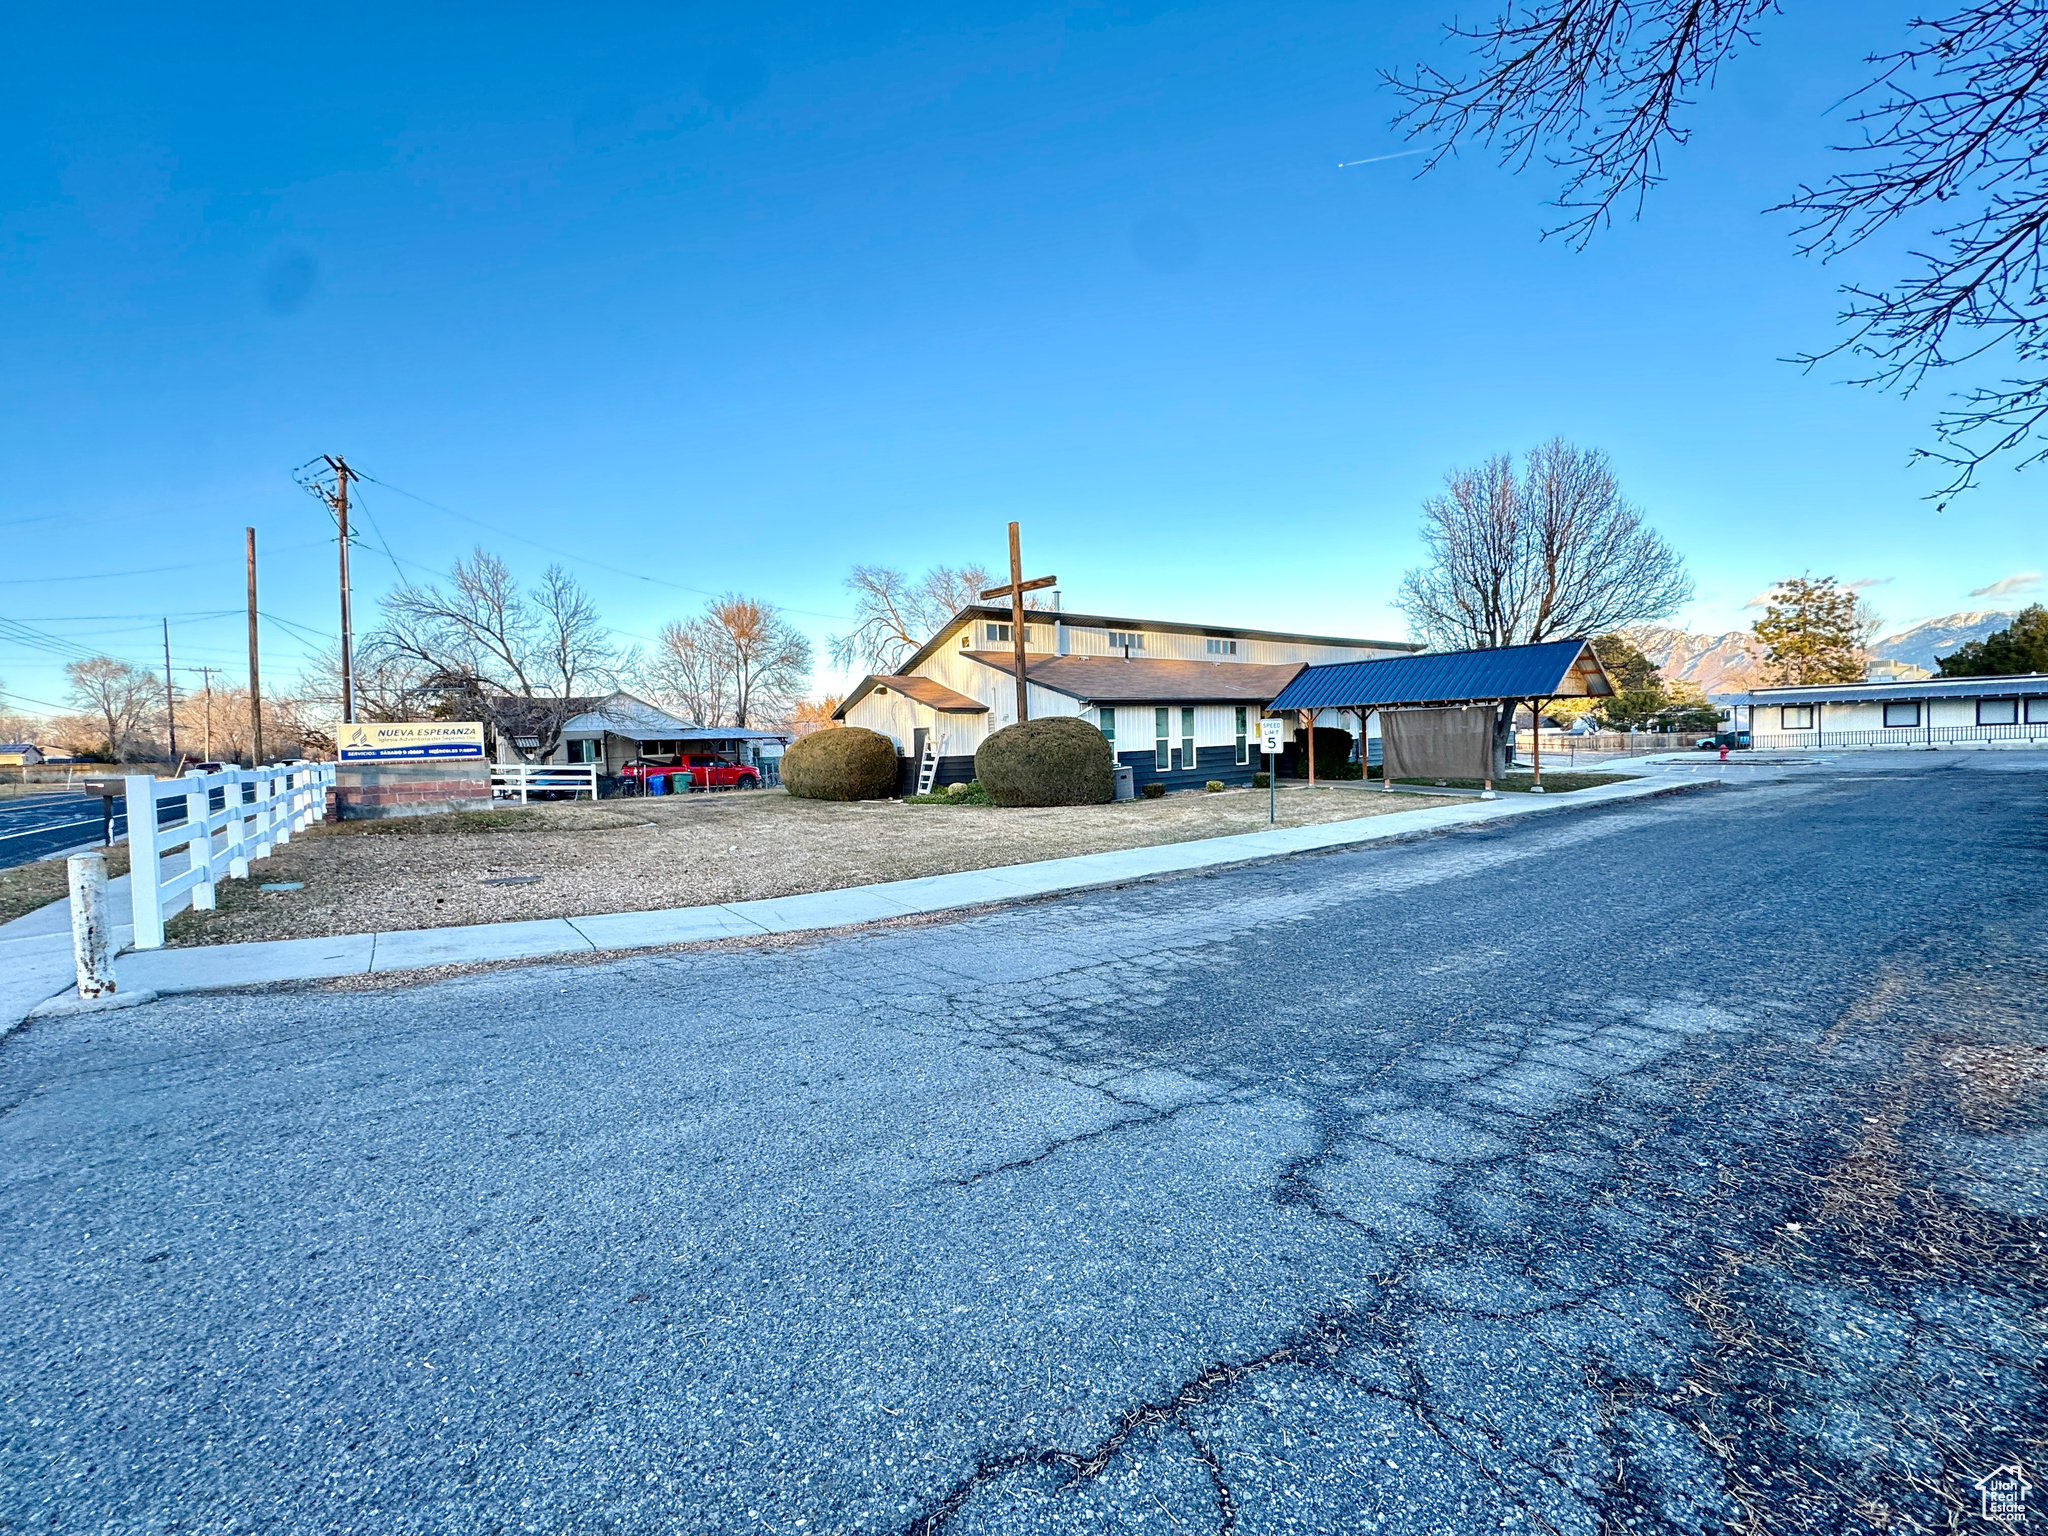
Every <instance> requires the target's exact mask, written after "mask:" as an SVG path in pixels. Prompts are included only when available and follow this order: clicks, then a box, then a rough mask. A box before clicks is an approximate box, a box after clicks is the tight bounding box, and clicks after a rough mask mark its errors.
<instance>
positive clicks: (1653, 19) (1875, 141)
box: [1386, 0, 2048, 504]
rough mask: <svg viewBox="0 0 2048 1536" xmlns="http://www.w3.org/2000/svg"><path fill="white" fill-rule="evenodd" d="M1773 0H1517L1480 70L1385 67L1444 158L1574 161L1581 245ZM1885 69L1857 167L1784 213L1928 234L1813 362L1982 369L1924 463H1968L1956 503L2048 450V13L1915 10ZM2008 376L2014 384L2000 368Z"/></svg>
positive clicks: (1847, 316) (1568, 174) (1823, 234)
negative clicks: (1847, 359) (1460, 153)
mask: <svg viewBox="0 0 2048 1536" xmlns="http://www.w3.org/2000/svg"><path fill="white" fill-rule="evenodd" d="M1778 9H1779V5H1778V3H1777V0H1533V3H1525V0H1504V4H1503V6H1502V9H1501V10H1500V11H1499V13H1498V14H1497V15H1496V17H1495V18H1494V20H1492V21H1491V22H1490V23H1487V24H1485V25H1483V26H1480V27H1477V28H1469V29H1468V28H1460V27H1456V26H1453V27H1452V28H1451V29H1450V33H1451V36H1452V37H1453V38H1454V39H1456V40H1457V41H1458V42H1459V43H1461V44H1462V45H1464V46H1465V47H1466V49H1467V50H1468V51H1469V52H1470V53H1471V55H1472V56H1473V57H1474V59H1475V61H1476V65H1477V68H1476V69H1475V70H1474V71H1473V72H1472V73H1471V74H1470V75H1463V76H1461V75H1453V74H1446V73H1443V72H1441V71H1439V70H1437V69H1434V68H1431V67H1429V66H1422V67H1419V68H1418V69H1417V70H1416V71H1415V72H1414V73H1413V74H1411V75H1407V76H1399V75H1388V76H1387V77H1386V79H1387V81H1388V83H1389V84H1390V85H1391V86H1392V87H1393V88H1394V89H1395V90H1396V91H1397V92H1398V93H1399V94H1400V95H1401V96H1402V97H1403V98H1404V100H1405V102H1406V106H1405V108H1404V110H1403V111H1402V113H1401V116H1400V121H1401V122H1402V123H1403V124H1404V125H1405V126H1406V128H1407V131H1408V133H1409V134H1410V136H1411V137H1419V138H1422V139H1425V140H1429V141H1432V145H1433V153H1432V155H1431V157H1430V159H1429V161H1428V162H1427V164H1428V165H1435V164H1437V163H1438V162H1439V161H1441V160H1442V158H1443V157H1444V156H1445V155H1447V154H1449V153H1451V152H1452V151H1453V150H1455V149H1456V148H1457V147H1458V146H1459V145H1460V144H1461V143H1466V142H1475V141H1476V142H1478V143H1481V144H1485V145H1488V146H1490V147H1493V148H1495V149H1496V150H1497V151H1498V152H1499V154H1500V158H1501V160H1502V163H1503V164H1506V165H1509V166H1511V167H1513V168H1515V169H1517V170H1520V169H1522V168H1525V167H1526V166H1528V165H1529V164H1531V163H1532V162H1533V161H1534V160H1535V159H1536V158H1537V157H1538V156H1539V155H1541V156H1542V157H1543V158H1544V159H1545V160H1546V161H1547V163H1549V164H1550V165H1552V166H1554V167H1555V168H1556V169H1557V170H1559V171H1560V172H1562V173H1563V176H1564V185H1563V189H1562V192H1561V195H1560V197H1559V204H1560V206H1561V207H1563V208H1564V209H1565V210H1567V211H1568V212H1569V213H1570V214H1571V215H1572V217H1571V218H1570V219H1569V220H1567V222H1566V223H1565V224H1564V225H1563V226H1561V228H1560V229H1559V230H1556V231H1553V233H1562V234H1565V235H1566V236H1568V237H1569V238H1570V239H1571V240H1573V241H1574V242H1575V243H1581V244H1582V243H1584V242H1585V241H1586V240H1587V239H1589V238H1590V237H1591V236H1592V234H1593V232H1594V231H1595V230H1596V229H1598V228H1599V227H1601V226H1603V225H1605V224H1606V223H1607V222H1609V220H1610V219H1611V217H1612V214H1613V211H1614V208H1615V206H1616V205H1617V203H1622V202H1632V203H1633V204H1634V206H1635V209H1637V210H1640V208H1641V205H1642V201H1643V199H1644V197H1645V196H1646V195H1647V194H1648V192H1649V189H1650V188H1651V187H1652V186H1654V185H1655V184H1656V183H1657V182H1658V181H1660V180H1661V179H1662V177H1663V157H1664V155H1665V153H1666V151H1667V150H1669V149H1671V148H1673V147H1676V146H1678V145H1681V144H1684V143H1685V142H1686V140H1687V138H1688V136H1689V130H1688V129H1687V128H1686V126H1685V125H1684V123H1683V121H1682V114H1683V112H1684V109H1686V108H1687V107H1689V106H1691V105H1692V104H1693V101H1694V99H1695V97H1696V96H1697V95H1698V94H1699V93H1701V92H1702V91H1705V90H1708V89H1711V88H1712V87H1713V86H1714V84H1715V83H1716V80H1717V78H1718V76H1719V72H1720V70H1721V68H1722V66H1723V65H1725V64H1726V63H1727V62H1728V61H1729V60H1730V59H1732V58H1733V57H1735V55H1736V54H1738V53H1739V52H1741V51H1742V50H1743V49H1744V48H1746V47H1748V46H1749V45H1751V44H1753V43H1755V42H1756V40H1757V26H1758V23H1759V22H1761V21H1762V20H1763V19H1764V18H1765V17H1766V16H1769V15H1770V14H1772V13H1773V12H1775V11H1777V10H1778ZM1866 62H1867V63H1868V64H1869V65H1870V66H1871V68H1872V70H1873V71H1874V73H1873V77H1872V79H1871V81H1870V83H1869V84H1868V85H1867V86H1865V87H1864V89H1863V91H1862V92H1860V93H1859V96H1861V97H1862V99H1863V100H1864V102H1865V105H1864V107H1863V109H1862V110H1861V111H1860V112H1858V114H1857V115H1856V117H1855V118H1854V119H1853V122H1854V123H1855V125H1856V127H1857V129H1858V130H1859V137H1858V139H1857V141H1856V142H1853V143H1850V144H1846V145H1838V146H1836V150H1837V152H1838V153H1840V154H1843V155H1846V156H1849V157H1851V159H1852V162H1853V166H1852V168H1851V169H1849V170H1846V171H1843V172H1841V173H1839V174H1837V175H1834V176H1831V177H1829V178H1828V179H1827V180H1825V181H1824V182H1823V183H1821V184H1820V185H1819V186H1817V187H1811V186H1809V187H1801V188H1800V189H1799V191H1798V192H1797V194H1796V195H1794V196H1793V197H1791V198H1790V199H1789V200H1787V201H1786V202H1785V203H1783V204H1781V205H1780V207H1781V209H1782V210H1783V211H1789V212H1791V213H1793V214H1795V215H1797V216H1798V217H1799V218H1800V220H1801V224H1800V229H1799V233H1800V242H1801V248H1802V249H1803V250H1804V251H1806V252H1807V253H1808V254H1810V255H1817V256H1820V257H1822V258H1824V259H1825V258H1830V257H1836V256H1840V255H1842V254H1843V253H1845V252H1847V251H1850V250H1852V249H1854V248H1856V247H1858V246H1860V245H1862V244H1863V243H1865V242H1867V241H1870V240H1872V239H1873V238H1874V237H1876V236H1878V235H1879V234H1881V233H1885V232H1893V233H1894V234H1903V235H1905V236H1906V237H1908V238H1909V239H1911V240H1912V241H1913V242H1914V244H1913V246H1912V247H1911V249H1912V255H1911V256H1910V257H1908V258H1907V259H1908V260H1909V261H1910V262H1911V263H1912V264H1913V270H1912V271H1911V272H1910V273H1909V274H1908V275H1906V276H1904V277H1902V278H1901V279H1900V280H1899V281H1898V282H1897V283H1895V284H1892V285H1889V286H1885V287H1881V288H1866V287H1862V286H1858V285H1855V284H1851V285H1849V286H1848V287H1846V288H1845V289H1844V293H1845V295H1846V297H1847V300H1848V304H1847V307H1846V309H1845V310H1844V312H1843V315H1842V319H1843V321H1844V322H1845V324H1846V325H1847V327H1848V333H1847V335H1846V337H1845V339H1844V340H1843V341H1842V342H1841V343H1839V344H1838V345H1837V346H1835V347H1831V348H1825V349H1822V350H1820V351H1818V352H1817V353H1813V354H1810V355H1808V356H1806V357H1804V358H1802V359H1801V361H1804V362H1807V363H1809V364H1810V363H1814V362H1817V361H1819V360H1821V359H1822V358H1825V357H1829V356H1833V355H1835V354H1836V353H1843V352H1847V353H1852V354H1855V355H1859V356H1861V357H1863V358H1866V359H1868V360H1869V361H1870V362H1871V363H1872V364H1873V365H1874V366H1873V367H1872V368H1871V369H1870V371H1869V372H1867V373H1866V374H1865V375H1864V376H1863V377H1862V378H1860V379H1859V380H1857V382H1859V383H1865V384H1871V385H1875V386H1877V387H1879V388H1886V389H1896V390H1899V391H1900V392H1902V393H1910V392H1912V391H1913V390H1914V389H1916V388H1918V387H1919V386H1920V385H1922V384H1923V383H1925V382H1926V380H1927V377H1928V375H1929V374H1931V373H1934V372H1937V371H1938V370H1943V369H1950V368H1956V367H1960V366H1963V365H1966V364H1982V365H1983V367H1984V368H1985V369H1986V370H1988V372H1989V373H1990V374H1991V375H1992V378H1991V380H1990V381H1989V382H1981V383H1978V384H1975V385H1972V386H1967V387H1965V388H1963V389H1962V390H1960V391H1959V392H1958V393H1957V394H1956V395H1954V396H1953V397H1952V399H1953V403H1952V404H1951V405H1950V406H1949V408H1948V409H1946V410H1945V411H1943V412H1942V413H1941V414H1940V415H1939V416H1938V417H1937V418H1936V420H1935V423H1934V432H1935V437H1936V445H1935V446H1934V447H1932V448H1927V449H1922V450H1919V451H1918V453H1917V454H1916V457H1922V458H1928V459H1932V460H1934V461H1936V462H1938V463H1941V464H1944V465H1946V466H1947V467H1948V468H1949V470H1950V471H1951V474H1950V477H1949V479H1948V480H1947V482H1946V483H1945V484H1944V485H1943V486H1942V487H1941V489H1939V490H1938V491H1936V492H1935V493H1934V497H1935V499H1936V500H1937V501H1938V502H1941V503H1943V504H1945V503H1946V500H1947V498H1949V497H1952V496H1955V495H1957V494H1959V493H1961V492H1962V491H1965V490H1967V489H1969V488H1970V487H1971V486H1973V485H1974V484H1976V482H1977V477H1978V473H1979V471H1980V470H1981V469H1982V468H1983V467H1984V466H1985V465H1986V464H1987V463H1989V462H1991V461H1992V460H1993V459H1996V458H2000V457H2003V456H2007V455H2017V456H2018V457H2017V461H2016V464H2015V467H2016V468H2026V467H2027V466H2029V465H2033V464H2038V463H2040V462H2041V461H2042V460H2043V459H2044V458H2048V442H2044V435H2048V282H2044V277H2048V272H2044V265H2043V262H2044V243H2043V242H2044V236H2048V6H2044V5H2042V4H2041V3H2039V0H1978V3H1972V4H1965V5H1963V6H1961V7H1960V8H1959V9H1956V10H1954V11H1952V12H1950V13H1949V14H1948V15H1945V16H1939V17H1934V18H1931V19H1920V20H1915V21H1914V22H1912V23H1911V25H1910V28H1909V36H1908V40H1907V45H1906V46H1905V47H1904V48H1900V49H1896V50H1893V51H1889V52H1886V51H1881V50H1873V51H1871V52H1870V53H1869V54H1868V55H1867V58H1866ZM1998 374H2003V375H2004V376H2003V377H1997V376H1996V375H1998Z"/></svg>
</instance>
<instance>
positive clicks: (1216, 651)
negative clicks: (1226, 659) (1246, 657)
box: [1209, 637, 1237, 656]
mask: <svg viewBox="0 0 2048 1536" xmlns="http://www.w3.org/2000/svg"><path fill="white" fill-rule="evenodd" d="M1209 654H1210V655H1211V656H1235V655H1236V654H1237V642H1236V641H1235V640H1217V639H1214V638H1213V637H1212V638H1211V639H1210V641H1209Z"/></svg>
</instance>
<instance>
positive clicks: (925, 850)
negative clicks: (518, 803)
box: [170, 784, 1445, 944]
mask: <svg viewBox="0 0 2048 1536" xmlns="http://www.w3.org/2000/svg"><path fill="white" fill-rule="evenodd" d="M1443 803H1445V802H1442V801H1436V800H1431V799H1429V798H1427V797H1422V796H1416V795H1407V794H1385V793H1383V792H1380V791H1378V790H1366V789H1363V788H1361V787H1359V786H1357V785H1355V784H1354V785H1333V786H1329V787H1325V788H1318V789H1314V790H1311V789H1308V788H1307V787H1305V786H1302V787H1285V786H1283V787H1282V788H1281V790H1280V793H1279V797H1278V805H1279V812H1278V815H1279V824H1280V825H1282V826H1300V825H1304V824H1307V823H1311V822H1325V821H1342V820H1346V819H1348V818H1351V817H1358V816H1377V815H1382V814H1385V813H1387V812H1390V811H1412V810H1417V809H1424V808H1427V807H1429V806H1432V805H1440V804H1443ZM1266 814H1267V796H1266V791H1264V790H1225V791H1223V792H1222V793H1220V794H1213V795H1212V794H1207V793H1203V792H1199V791H1198V792H1194V793H1184V794H1175V795H1168V796H1166V797H1165V798H1164V799H1161V800H1135V801H1126V802H1124V803H1121V804H1114V805H1084V806H1062V807H1058V808H1056V809H1031V810H1003V809H999V808H997V807H993V806H940V805H905V804H903V803H902V802H901V801H896V800H869V801H860V802H855V803H852V804H846V803H841V802H835V801H821V800H798V799H795V798H794V797H792V796H790V795H787V794H785V793H783V792H782V791H781V790H779V789H770V790H761V791H757V792H753V793H737V792H735V793H731V794H719V795H694V796H681V797H668V798H663V797H656V798H652V799H647V800H629V801H610V800H608V801H604V802H601V803H600V804H598V805H595V806H593V805H591V804H590V803H589V802H588V801H584V802H582V803H580V804H577V803H571V804H566V805H551V806H532V807H529V808H527V809H525V810H523V811H522V810H518V809H513V810H501V811H493V812H490V813H488V814H487V815H484V816H481V817H459V816H434V817H417V818H412V819H409V820H405V821H387V822H340V823H335V824H329V825H323V826H320V827H316V828H315V829H313V831H311V832H310V833H304V834H301V835H300V836H299V837H297V838H294V839H293V841H292V843H291V845H290V846H289V847H286V848H282V849H280V850H278V852H277V854H276V855H275V856H274V857H272V858H271V859H269V860H267V861H266V862H264V863H262V864H260V865H258V866H256V869H255V872H254V878H253V879H251V880H241V881H234V880H231V881H227V882H225V883H223V884H222V885H221V886H220V887H219V903H220V904H219V906H217V907H216V908H215V909H214V910H213V911H211V912H190V913H186V914H184V915H183V916H181V917H179V918H177V919H175V920H174V921H173V922H172V924H171V925H170V942H171V943H172V944H220V943H229V942H234V941H237V940H243V939H288V938H309V937H326V936H328V935H331V934H337V933H372V932H380V931H389V930H392V929H403V928H443V927H449V926H452V925H455V924H461V923H493V922H504V921H508V920H513V919H520V918H537V917H579V916H593V915H595V914H597V913H600V912H648V911H657V910H661V909H665V908H669V907H687V906H697V905H700V904H702V903H706V902H715V901H744V900H748V899H751V898H754V897H762V896H792V895H796V894H798V893H801V892H805V891H829V890H838V889H841V888H843V887H846V886H851V885H865V884H868V883H870V882H872V881H878V880H909V879H915V878H917V877H919V876H922V875H945V874H952V873H954V872H955V871H958V870H963V869H988V868H991V867H994V866H997V865H1003V864H1022V863H1027V862H1030V861H1031V860H1034V859H1057V858H1065V857H1067V856H1068V855H1071V854H1082V853H1103V852H1107V851H1109V850H1111V849H1116V848H1143V847H1148V846H1151V845H1153V844H1156V843H1178V842H1185V841H1187V840H1189V839H1192V838H1202V837H1224V836H1228V835H1229V834H1231V833H1234V832H1252V831H1257V830H1259V829H1260V828H1263V827H1264V826H1265V825H1266ZM287 883H291V884H297V885H299V886H300V887H302V888H301V889H298V890H292V891H268V892H267V891H264V890H263V889H262V886H264V885H279V884H287Z"/></svg>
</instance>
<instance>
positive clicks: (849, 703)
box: [832, 674, 988, 720]
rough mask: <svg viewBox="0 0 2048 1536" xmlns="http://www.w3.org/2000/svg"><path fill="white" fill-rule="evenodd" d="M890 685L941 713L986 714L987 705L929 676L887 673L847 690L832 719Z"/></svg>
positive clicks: (844, 716) (908, 697)
mask: <svg viewBox="0 0 2048 1536" xmlns="http://www.w3.org/2000/svg"><path fill="white" fill-rule="evenodd" d="M889 688H893V689H895V690H896V692H898V693H900V694H902V695H903V696H904V697H905V698H906V699H910V700H912V701H913V702H915V703H918V704H922V705H924V706H925V707H926V708H927V709H936V710H937V711H938V712H939V713H940V714H942V715H985V714H987V713H988V706H987V705H986V704H984V703H982V702H981V700H979V699H970V698H969V697H967V695H966V694H964V693H956V692H954V690H952V689H951V688H948V687H947V686H946V685H945V684H944V683H942V682H940V681H938V679H936V678H931V677H904V676H889V675H887V674H884V675H883V676H880V677H864V678H862V679H861V680H860V686H859V687H858V688H856V689H854V690H853V692H851V693H849V694H848V695H847V696H846V698H845V699H844V700H843V701H842V702H841V703H840V706H839V707H838V708H837V709H835V710H833V711H832V718H833V719H834V720H844V719H845V718H846V712H847V711H848V710H849V709H851V708H853V706H854V705H856V704H858V703H859V702H860V701H861V700H862V699H864V698H866V697H867V696H868V695H869V694H870V693H880V692H881V691H883V690H884V689H889Z"/></svg>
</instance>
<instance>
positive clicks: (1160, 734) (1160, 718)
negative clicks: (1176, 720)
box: [1152, 705, 1173, 773]
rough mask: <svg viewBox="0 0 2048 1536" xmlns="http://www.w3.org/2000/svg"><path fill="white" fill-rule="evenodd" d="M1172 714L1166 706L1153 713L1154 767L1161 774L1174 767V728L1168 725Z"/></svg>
mask: <svg viewBox="0 0 2048 1536" xmlns="http://www.w3.org/2000/svg"><path fill="white" fill-rule="evenodd" d="M1170 713H1171V711H1169V710H1168V709H1167V708H1166V707H1165V706H1164V705H1161V706H1160V707H1159V708H1158V709H1155V710H1153V711H1152V766H1153V767H1154V768H1156V769H1158V770H1159V772H1161V773H1164V772H1166V771H1167V770H1168V769H1169V768H1171V767H1172V766H1173V727H1172V726H1171V725H1170V724H1169V723H1168V716H1169V714H1170Z"/></svg>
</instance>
